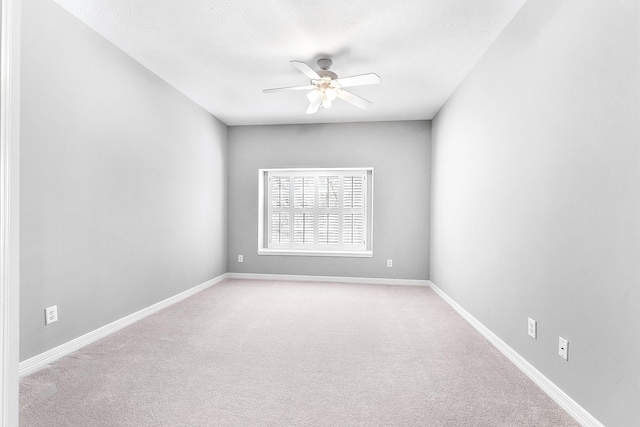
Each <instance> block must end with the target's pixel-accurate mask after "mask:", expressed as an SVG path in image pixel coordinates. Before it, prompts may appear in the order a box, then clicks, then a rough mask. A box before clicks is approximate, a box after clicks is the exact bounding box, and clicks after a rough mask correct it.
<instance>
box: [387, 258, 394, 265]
mask: <svg viewBox="0 0 640 427" xmlns="http://www.w3.org/2000/svg"><path fill="white" fill-rule="evenodd" d="M387 267H393V260H391V259H388V260H387Z"/></svg>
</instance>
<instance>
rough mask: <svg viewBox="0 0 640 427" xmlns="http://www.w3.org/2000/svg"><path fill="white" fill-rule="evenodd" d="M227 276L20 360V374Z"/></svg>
mask: <svg viewBox="0 0 640 427" xmlns="http://www.w3.org/2000/svg"><path fill="white" fill-rule="evenodd" d="M226 278H227V274H226V273H225V274H222V275H220V276H218V277H216V278H213V279H211V280H208V281H206V282H204V283H201V284H200V285H197V286H194V287H193V288H190V289H187V290H186V291H184V292H181V293H179V294H176V295H174V296H172V297H169V298H167V299H165V300H162V301H160V302H157V303H155V304H153V305H150V306H149V307H147V308H143V309H142V310H139V311H136V312H135V313H132V314H130V315H128V316H125V317H123V318H121V319H118V320H116V321H114V322H111V323H109V324H107V325H105V326H102V327H100V328H98V329H96V330H94V331H91V332H89V333H86V334H84V335H82V336H80V337H78V338H75V339H73V340H71V341H68V342H66V343H64V344H61V345H59V346H57V347H55V348H52V349H51V350H47V351H45V352H44V353H40V354H39V355H37V356H34V357H32V358H30V359H27V360H24V361H22V362H20V370H19V374H20V376H21V377H23V376H25V375H29V374H31V373H33V372H35V371H38V370H40V369H42V368H44V367H46V366H47V365H48V364H50V363H52V362H54V361H56V360H58V359H60V358H62V357H64V356H66V355H68V354H70V353H73V352H74V351H77V350H80V349H81V348H82V347H85V346H87V345H89V344H91V343H93V342H95V341H97V340H99V339H101V338H104V337H106V336H107V335H110V334H112V333H114V332H116V331H118V330H120V329H122V328H124V327H126V326H129V325H131V324H133V323H135V322H137V321H139V320H141V319H144V318H145V317H147V316H149V315H151V314H154V313H156V312H158V311H160V310H162V309H164V308H167V307H169V306H171V305H173V304H175V303H177V302H180V301H182V300H184V299H186V298H188V297H190V296H193V295H195V294H197V293H198V292H201V291H203V290H205V289H207V288H209V287H211V286H213V285H215V284H216V283H219V282H221V281H223V280H224V279H226Z"/></svg>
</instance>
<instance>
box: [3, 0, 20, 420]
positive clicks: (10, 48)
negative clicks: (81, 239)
mask: <svg viewBox="0 0 640 427" xmlns="http://www.w3.org/2000/svg"><path fill="white" fill-rule="evenodd" d="M1 1H2V9H1V10H2V16H1V24H0V26H1V36H0V37H1V39H0V45H1V47H0V86H1V94H0V272H1V274H0V369H1V370H2V371H1V372H0V426H1V427H15V426H17V425H18V413H19V407H18V392H19V388H18V387H19V380H18V366H19V365H18V362H19V357H20V355H19V336H20V330H19V302H20V300H19V292H20V282H19V269H20V264H19V258H18V257H19V246H18V240H19V231H20V229H19V176H20V175H19V170H18V168H19V166H20V157H19V149H20V135H19V132H20V0H1Z"/></svg>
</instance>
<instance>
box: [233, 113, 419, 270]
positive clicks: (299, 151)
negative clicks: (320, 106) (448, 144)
mask: <svg viewBox="0 0 640 427" xmlns="http://www.w3.org/2000/svg"><path fill="white" fill-rule="evenodd" d="M318 114H322V111H320V112H319V113H318ZM430 131H431V129H430V122H427V121H409V122H382V123H349V124H318V125H282V126H238V127H230V128H229V205H228V207H229V211H228V217H229V236H230V237H229V251H228V254H229V264H228V269H229V271H230V272H242V273H273V274H301V275H318V276H341V277H376V278H396V279H423V280H424V279H428V278H429V199H430V194H429V187H430V182H429V179H430V170H429V165H430V153H431V145H430ZM284 167H373V168H374V195H373V257H372V258H334V257H303V256H272V255H268V256H267V255H260V256H258V255H257V249H258V169H260V168H284ZM239 254H242V255H244V262H243V263H238V262H237V256H238V255H239ZM387 259H392V260H393V267H392V268H387V267H386V260H387Z"/></svg>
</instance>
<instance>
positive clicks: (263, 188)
mask: <svg viewBox="0 0 640 427" xmlns="http://www.w3.org/2000/svg"><path fill="white" fill-rule="evenodd" d="M259 185H260V195H259V198H260V200H259V207H260V208H259V209H260V211H259V224H258V230H259V231H258V232H259V235H258V241H259V246H258V253H259V254H261V255H323V256H361V257H366V256H372V252H371V237H372V232H371V224H372V216H371V211H372V209H371V207H372V200H371V199H372V198H371V194H372V192H373V191H372V188H373V169H372V168H361V169H261V170H260V183H259Z"/></svg>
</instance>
